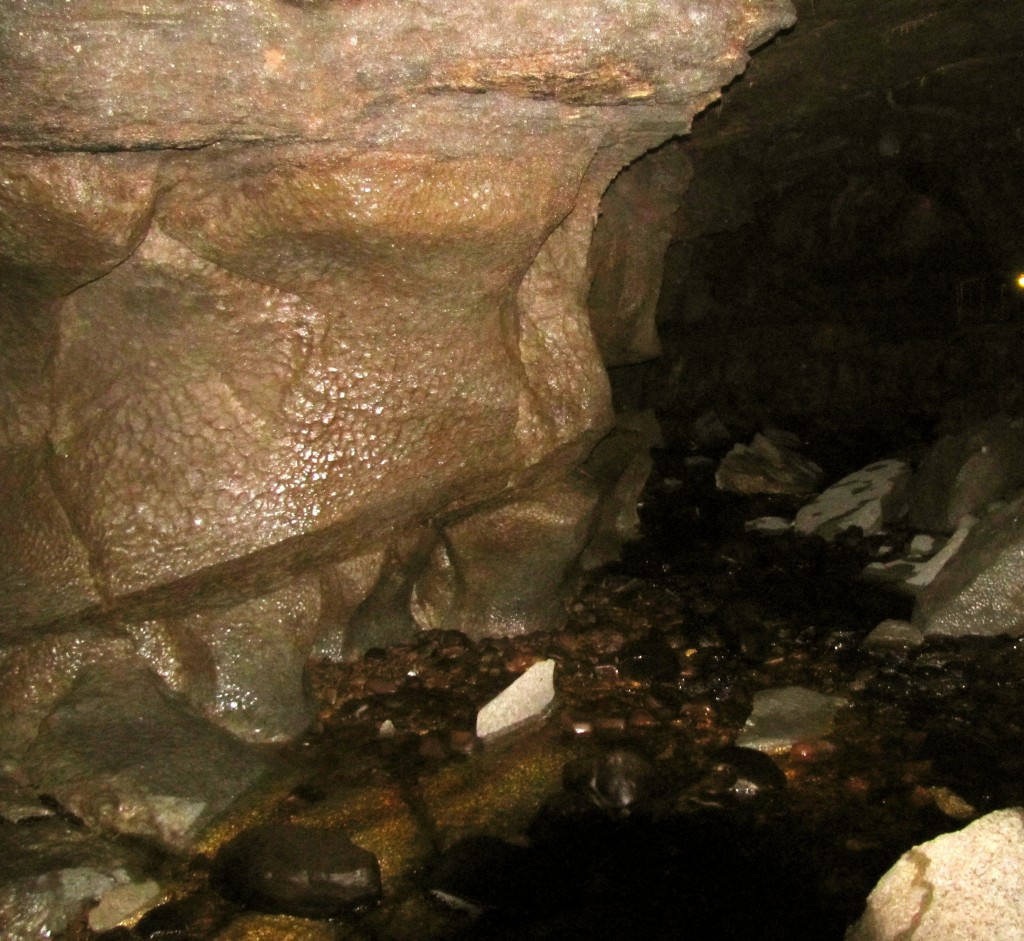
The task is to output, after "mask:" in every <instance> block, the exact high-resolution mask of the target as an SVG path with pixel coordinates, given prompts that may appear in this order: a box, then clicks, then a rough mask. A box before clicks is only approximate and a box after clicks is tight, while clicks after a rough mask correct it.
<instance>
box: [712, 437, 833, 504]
mask: <svg viewBox="0 0 1024 941" xmlns="http://www.w3.org/2000/svg"><path fill="white" fill-rule="evenodd" d="M821 476H822V471H821V468H820V467H818V465H817V464H815V463H814V462H813V461H808V460H807V459H806V458H803V457H801V456H800V455H799V454H797V453H796V452H795V451H792V450H790V449H789V448H788V447H785V446H783V445H780V444H777V443H776V442H775V441H773V440H772V439H771V438H770V437H768V436H767V435H763V434H758V435H755V436H754V440H753V442H752V443H751V444H750V445H749V446H748V445H744V444H737V445H736V446H735V447H733V449H732V450H731V451H730V452H729V453H728V454H727V455H726V456H725V457H724V458H722V463H721V464H719V466H718V470H717V472H716V473H715V485H716V486H717V487H718V489H719V490H729V491H732V492H733V493H793V494H806V493H813V492H814V491H815V490H817V489H818V486H819V485H820V484H821Z"/></svg>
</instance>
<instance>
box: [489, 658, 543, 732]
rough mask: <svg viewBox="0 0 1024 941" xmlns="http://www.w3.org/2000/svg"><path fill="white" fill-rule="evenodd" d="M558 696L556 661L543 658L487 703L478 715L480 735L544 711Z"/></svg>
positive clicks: (509, 728) (511, 726)
mask: <svg viewBox="0 0 1024 941" xmlns="http://www.w3.org/2000/svg"><path fill="white" fill-rule="evenodd" d="M554 699H555V661H554V660H542V661H541V662H540V663H535V664H534V665H533V666H532V667H530V668H529V669H528V670H527V671H526V672H525V673H524V674H523V675H522V676H521V677H519V679H517V680H516V681H515V682H514V683H513V684H512V685H511V686H508V687H506V688H505V689H503V690H502V691H501V692H500V693H498V695H497V696H495V697H494V699H492V700H491V701H490V702H489V703H487V705H486V706H484V707H483V708H482V709H481V710H480V711H479V712H478V713H477V717H476V734H477V737H478V738H481V739H487V738H493V737H494V736H495V735H500V734H502V733H504V732H511V731H512V730H513V729H516V728H518V727H519V726H521V725H523V724H524V723H526V722H529V721H530V720H531V719H537V718H540V717H541V716H543V715H544V713H545V712H546V711H547V709H548V707H550V705H551V703H552V702H554Z"/></svg>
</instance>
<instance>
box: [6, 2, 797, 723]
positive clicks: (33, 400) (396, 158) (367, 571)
mask: <svg viewBox="0 0 1024 941" xmlns="http://www.w3.org/2000/svg"><path fill="white" fill-rule="evenodd" d="M792 21H793V11H792V7H791V6H790V4H789V2H788V0H724V2H714V3H712V2H709V0H686V2H683V3H679V4H673V5H667V6H666V5H664V4H655V3H651V2H648V0H638V2H631V3H622V2H619V0H584V2H583V3H582V5H581V4H580V3H573V4H568V3H565V4H562V5H561V6H559V5H557V4H556V5H554V6H552V5H551V4H549V3H541V2H539V0H527V2H526V3H525V4H524V3H519V4H508V3H502V2H499V0H487V2H485V3H482V4H481V3H478V4H470V5H466V4H459V3H456V2H454V0H428V2H426V3H420V4H412V5H410V4H402V3H393V2H387V0H370V2H366V3H355V4H353V3H332V2H296V0H242V2H227V0H199V2H194V0H153V2H151V3H148V4H146V5H144V6H143V7H140V8H139V9H138V10H137V11H134V12H132V13H131V14H129V13H126V12H125V10H124V7H123V4H120V3H116V2H114V0H82V2H80V3H75V4H73V5H68V4H64V3H59V2H52V0H41V2H36V3H28V4H7V5H5V6H4V8H3V10H2V11H0V72H2V74H3V75H4V81H3V82H2V83H0V141H2V144H0V403H2V404H3V409H2V411H0V416H2V417H0V489H2V490H3V493H4V494H5V497H6V499H5V500H4V501H3V502H2V506H0V540H2V541H3V544H4V549H5V551H4V552H3V553H2V554H0V643H3V644H5V645H7V647H8V650H7V653H6V656H7V657H8V659H9V660H10V659H13V660H16V661H18V662H24V663H30V662H31V663H37V664H38V663H40V662H43V661H45V655H44V654H43V653H40V651H39V650H38V649H37V648H38V647H39V645H40V644H41V643H42V644H43V647H44V648H47V645H48V644H49V641H46V642H42V641H40V640H39V638H40V637H41V636H43V635H44V633H45V636H46V637H49V636H50V635H51V634H53V635H54V636H59V637H61V638H62V640H61V641H60V646H61V649H62V650H63V651H64V655H65V665H66V666H67V667H68V670H69V673H70V674H71V675H77V673H78V672H79V671H80V670H81V669H82V668H83V667H84V666H86V665H88V664H89V663H92V662H94V661H96V660H97V659H102V654H101V652H100V651H102V650H105V649H106V648H107V647H109V646H111V645H114V646H117V645H119V644H121V645H123V642H124V640H125V638H128V640H129V641H130V643H131V644H133V645H134V646H135V647H136V649H137V651H138V653H139V656H140V657H142V658H143V659H145V660H146V661H147V662H149V663H150V666H152V667H153V668H155V669H156V670H157V672H158V673H160V675H161V676H163V677H164V679H165V680H166V681H167V682H168V684H170V685H171V686H172V688H174V689H177V690H178V691H180V692H181V693H182V694H183V695H184V696H185V697H186V698H187V699H188V701H190V702H192V704H193V705H194V706H197V707H198V708H199V709H200V711H202V712H204V713H206V714H207V715H208V716H211V717H213V718H215V719H217V720H218V721H221V722H223V723H224V724H226V725H227V726H228V727H229V728H231V729H233V730H235V731H238V732H240V733H241V734H243V735H244V736H245V737H247V738H252V739H276V738H281V737H286V736H288V735H290V734H294V732H295V730H296V729H297V728H299V727H301V724H302V721H303V715H304V712H303V708H304V707H303V704H302V702H301V693H300V689H301V683H300V673H301V663H302V661H303V658H304V656H305V655H307V654H308V653H309V652H310V651H311V650H313V649H318V650H321V651H326V652H338V651H341V652H342V653H344V651H345V650H346V643H345V638H344V636H343V635H344V632H345V630H347V629H348V625H349V623H350V622H356V623H359V624H360V625H362V626H361V627H360V634H361V636H363V637H366V638H370V639H375V638H379V637H384V638H385V639H390V638H392V637H395V636H401V635H402V632H403V631H408V630H412V629H414V628H415V626H416V623H415V621H414V619H413V617H412V615H411V612H410V609H409V606H410V604H411V601H412V590H413V586H414V584H415V583H416V580H417V578H418V577H419V573H420V572H421V571H422V570H423V568H424V566H425V565H426V564H427V560H430V559H437V558H439V556H438V555H437V554H436V553H435V551H434V548H433V546H434V544H438V543H439V541H443V539H445V538H449V537H450V538H451V540H452V543H451V544H452V546H454V548H455V551H456V554H461V555H460V558H462V559H467V560H474V559H477V558H480V557H481V556H480V552H481V551H482V549H483V548H485V542H486V540H485V539H484V538H483V535H482V534H483V533H484V531H485V530H486V527H487V525H488V522H489V521H493V520H494V519H495V518H496V514H497V517H500V518H501V519H502V520H503V521H505V522H506V523H507V524H508V525H504V523H503V525H504V528H503V529H502V530H501V531H502V532H503V533H507V534H509V538H510V539H511V540H512V541H513V543H514V545H513V546H512V547H511V549H510V550H509V551H510V552H511V553H512V554H513V555H515V553H516V552H519V551H520V549H521V548H522V547H523V546H529V545H531V539H532V544H534V545H537V544H539V543H542V542H549V543H550V548H549V550H548V558H549V561H550V563H551V567H552V571H553V572H554V571H557V572H559V573H561V574H560V575H559V577H558V578H555V579H553V580H552V582H551V585H552V589H553V590H554V589H556V588H557V589H558V590H559V591H560V590H561V589H562V586H563V585H564V584H565V583H566V573H568V572H569V571H570V569H571V567H572V565H573V564H574V561H575V560H576V559H578V558H579V557H580V556H581V555H582V554H583V553H584V552H585V550H586V545H585V542H586V540H585V539H584V538H583V536H584V535H585V534H586V533H588V532H591V531H594V532H596V531H598V530H600V529H601V526H600V525H598V524H597V523H596V522H595V521H599V520H600V519H602V518H603V517H604V515H605V514H603V512H602V510H601V508H600V507H599V506H597V505H596V504H597V503H599V502H600V500H602V499H604V496H606V495H607V496H609V498H612V499H615V498H616V492H617V491H616V488H615V487H614V486H606V485H605V484H603V483H602V484H601V485H600V486H597V487H589V486H588V485H587V484H586V482H585V481H583V482H581V478H579V477H578V476H576V475H577V474H578V473H580V472H579V471H578V470H577V468H578V467H579V465H581V464H582V463H583V462H584V460H585V459H586V457H587V455H588V454H589V452H590V451H591V450H592V449H593V447H594V445H595V443H596V442H597V441H599V440H600V439H601V437H602V436H603V435H605V434H606V433H607V432H608V430H609V429H610V427H611V425H612V413H611V404H610V395H609V389H608V381H607V376H606V374H605V370H604V366H603V363H602V361H601V357H600V355H599V350H598V347H597V345H596V343H595V340H594V337H593V334H592V331H591V327H590V324H589V321H588V309H587V299H588V294H590V293H591V292H590V280H589V279H590V277H591V274H592V272H591V270H590V269H589V268H588V258H589V257H590V255H591V253H590V244H591V239H592V234H593V229H594V220H595V218H596V216H597V215H598V213H599V207H600V201H601V197H602V194H603V193H604V191H605V190H606V188H607V187H608V185H609V183H610V181H611V180H612V179H614V178H615V176H616V175H617V174H618V173H619V171H620V170H621V169H622V168H623V167H624V166H626V165H627V164H629V163H630V162H632V161H634V160H635V159H636V158H638V157H639V156H640V155H642V154H644V153H645V152H647V151H650V150H651V149H652V148H655V147H657V146H659V145H660V144H662V143H663V142H664V141H666V140H667V139H669V138H670V137H673V136H676V135H679V134H680V133H684V132H685V131H687V129H688V128H689V124H690V121H691V120H692V118H693V116H694V115H695V114H696V113H697V112H698V111H699V110H700V109H702V108H703V107H705V106H706V105H707V104H708V103H709V102H711V101H712V100H714V99H715V98H716V97H717V96H718V95H719V94H720V89H721V87H722V86H723V85H725V84H726V83H728V82H729V81H731V80H732V78H733V77H734V76H735V75H736V74H738V73H739V72H740V71H741V70H742V69H743V68H744V66H745V64H746V61H747V58H748V50H750V49H751V48H753V47H755V46H757V45H759V44H760V43H762V42H764V41H765V40H767V39H768V38H769V37H770V36H771V35H772V34H773V33H774V32H775V31H777V30H778V29H780V28H782V27H785V26H788V25H790V24H791V23H792ZM631 172H632V171H631ZM644 172H646V171H641V170H638V171H637V173H636V175H635V179H636V180H638V181H641V182H642V178H643V177H644ZM659 172H661V171H659ZM624 179H628V177H627V178H624ZM626 186H627V184H626V182H623V183H622V184H621V186H620V189H622V188H625V187H626ZM641 189H643V187H642V186H641ZM648 189H649V187H648ZM671 208H674V203H673V206H672V207H671ZM648 209H649V210H651V211H654V210H655V209H656V210H657V214H658V217H659V218H667V213H669V212H670V209H669V208H666V207H662V206H657V207H653V209H652V207H650V206H648ZM645 211H646V210H645ZM614 215H615V213H610V214H609V218H611V217H612V216H614ZM619 215H620V216H621V213H619ZM612 241H613V242H614V240H612ZM606 247H607V246H606ZM613 247H614V246H613ZM602 251H603V254H602V255H601V257H602V258H603V259H604V260H603V261H601V263H600V264H599V265H598V266H597V267H599V268H600V270H601V271H606V272H614V271H626V270H627V269H629V266H628V265H626V267H623V266H622V265H620V264H619V263H618V262H617V261H616V259H615V258H614V257H613V256H614V254H615V252H614V251H613V250H609V251H605V250H602ZM595 257H596V256H595ZM657 268H658V265H657V264H656V262H655V260H654V259H651V258H646V257H645V260H643V262H642V264H641V265H640V268H639V269H637V270H640V271H641V273H642V272H643V271H646V272H648V273H649V276H650V277H655V276H656V274H657ZM629 270H632V269H629ZM598 293H599V294H601V295H602V296H610V294H609V291H607V290H604V289H602V290H601V291H599V292H598ZM627 294H628V297H627ZM627 294H622V295H621V298H620V300H621V301H622V303H620V304H616V305H612V307H611V308H609V307H608V306H607V305H604V306H603V308H602V309H605V310H606V311H607V310H609V309H612V308H614V310H620V311H622V312H623V316H626V317H632V316H633V313H631V311H636V312H641V313H643V316H644V317H646V316H647V314H648V313H649V311H650V308H651V304H650V299H651V298H652V297H653V293H652V288H651V285H639V286H634V287H632V288H630V291H629V292H627ZM634 300H635V303H634ZM612 316H613V317H614V311H613V314H612ZM638 316H639V314H638ZM605 322H606V323H607V317H606V318H605ZM609 329H611V328H610V327H609ZM612 332H614V331H612ZM627 345H628V344H627ZM624 466H627V465H624ZM630 486H632V484H631V485H630ZM545 488H548V489H546V490H545ZM559 488H562V489H561V490H560V489H559ZM565 488H569V490H571V491H573V492H574V493H575V494H576V495H575V496H573V495H571V494H570V495H565V496H558V497H557V498H552V499H555V503H556V504H557V507H558V508H557V510H556V511H555V512H554V513H551V512H547V511H543V512H541V511H540V510H538V509H536V507H538V506H540V505H546V504H544V501H545V500H548V499H549V497H548V496H544V497H541V498H540V504H538V503H537V499H538V498H537V496H536V494H537V493H538V492H540V491H543V492H544V493H546V494H548V495H550V494H564V493H567V491H565ZM574 488H575V490H574ZM517 501H524V502H523V503H522V504H521V505H520V506H519V508H518V509H516V505H517ZM498 506H500V507H502V508H504V509H496V507H498ZM477 512H479V513H481V514H484V515H483V516H482V517H481V520H480V522H478V523H473V522H472V519H473V516H474V513H477ZM531 526H534V527H535V529H536V532H535V534H534V535H533V536H530V535H528V534H527V533H526V530H527V529H529V528H530V527H531ZM410 533H413V534H419V535H414V536H413V537H410V535H409V534H410ZM423 533H426V535H425V536H423V538H422V540H420V535H422V534H423ZM506 554H507V553H506ZM556 555H557V559H556V558H555V556H556ZM352 560H362V561H360V562H359V564H357V565H355V567H354V568H353V567H352V566H350V565H349V562H351V561H352ZM366 560H370V561H369V563H368V564H365V563H366ZM469 564H475V563H473V562H471V563H469ZM480 564H481V566H483V568H481V569H480V570H479V571H477V572H475V573H474V572H470V573H469V575H468V576H467V581H466V585H467V586H470V594H473V593H474V592H475V593H476V594H475V595H474V600H473V603H472V604H471V605H470V606H469V608H465V606H463V608H460V607H459V606H460V605H461V604H462V601H457V602H451V603H449V604H447V607H446V608H445V613H444V615H443V618H442V620H445V621H446V622H448V621H452V620H453V619H454V620H458V619H459V618H460V617H461V616H462V615H459V614H458V613H457V611H459V610H463V611H466V610H473V611H487V610H496V609H498V608H500V607H501V606H502V604H504V602H503V601H502V600H501V599H499V600H498V601H497V602H495V603H494V604H490V606H488V602H487V601H486V599H484V598H483V597H482V595H483V594H486V593H487V592H488V591H492V590H493V591H504V590H505V589H504V588H502V586H501V585H500V580H496V579H494V578H492V577H491V575H490V574H489V573H488V571H487V570H486V565H487V564H488V563H485V562H481V563H480ZM529 567H530V566H529V565H526V568H525V569H524V571H527V570H529ZM478 596H479V597H478ZM534 610H537V611H541V612H544V613H543V615H542V616H543V618H547V617H548V615H547V613H546V611H547V609H546V608H545V607H544V606H543V605H537V606H535V608H534ZM538 617H541V615H538ZM545 623H546V622H545ZM85 625H87V627H86V626H85ZM382 625H383V626H382ZM530 626H532V625H531V624H530V623H523V622H518V628H520V629H521V628H524V627H530ZM358 646H359V645H358V644H356V645H354V646H353V645H348V647H349V648H351V649H357V648H358ZM130 661H131V656H130V651H128V652H126V651H123V650H120V648H119V652H118V659H117V662H118V663H129V662H130ZM279 664H280V665H281V670H280V671H276V667H277V665H279ZM133 669H134V668H133ZM29 673H31V671H29ZM26 675H28V674H25V673H24V672H22V673H19V674H18V676H19V677H21V678H22V679H24V677H25V676H26ZM31 675H32V676H35V677H36V679H34V680H31V681H29V680H25V681H24V682H22V681H21V680H19V682H18V683H15V684H14V686H15V690H14V691H13V692H12V690H11V684H6V685H5V686H3V687H0V712H3V713H4V714H6V715H16V714H17V713H18V706H19V702H20V700H19V698H18V697H19V696H21V697H22V699H23V700H24V701H26V702H30V703H37V704H38V703H40V702H43V701H47V702H48V701H50V699H52V695H51V694H52V693H55V692H56V691H55V690H51V689H50V688H49V687H48V685H47V683H48V681H47V680H46V678H45V676H44V675H43V674H38V673H37V674H31ZM55 682H56V681H55ZM40 687H41V688H40ZM286 687H287V688H291V690H292V691H291V692H289V691H288V689H287V688H286ZM19 691H20V692H19ZM240 703H242V704H244V705H243V706H239V704H240ZM33 715H34V713H33ZM23 731H24V729H21V730H20V731H19V735H20V734H21V733H22V732H23Z"/></svg>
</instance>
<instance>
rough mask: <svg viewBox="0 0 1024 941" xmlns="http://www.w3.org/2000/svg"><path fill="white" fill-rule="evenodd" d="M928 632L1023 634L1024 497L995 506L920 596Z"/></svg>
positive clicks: (917, 617)
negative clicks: (1001, 505)
mask: <svg viewBox="0 0 1024 941" xmlns="http://www.w3.org/2000/svg"><path fill="white" fill-rule="evenodd" d="M914 626H915V627H917V628H918V629H920V630H921V631H922V632H923V633H924V634H926V635H929V634H942V635H952V636H960V635H971V634H1009V635H1011V636H1016V635H1019V634H1024V497H1018V498H1017V499H1016V500H1013V501H1012V502H1010V503H1008V504H1006V505H1005V506H1003V507H1000V508H999V509H997V510H993V511H992V512H991V513H989V514H988V515H987V516H986V517H985V518H984V519H983V520H981V521H980V522H979V523H977V524H976V525H975V526H974V527H973V528H971V530H970V532H969V533H968V534H967V536H966V538H964V540H963V543H962V544H961V545H960V548H959V549H958V550H957V551H956V554H955V555H954V556H953V557H952V558H951V559H950V560H949V561H948V562H947V563H946V564H945V565H944V566H943V568H942V570H941V571H940V572H939V573H938V574H937V575H936V576H935V578H934V579H933V580H932V582H931V583H930V584H929V585H927V586H926V587H925V588H924V590H923V591H922V592H921V594H920V595H918V599H917V605H916V607H915V608H914Z"/></svg>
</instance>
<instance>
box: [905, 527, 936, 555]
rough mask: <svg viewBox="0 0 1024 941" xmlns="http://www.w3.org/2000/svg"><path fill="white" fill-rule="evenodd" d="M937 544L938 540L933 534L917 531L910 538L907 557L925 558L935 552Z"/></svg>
mask: <svg viewBox="0 0 1024 941" xmlns="http://www.w3.org/2000/svg"><path fill="white" fill-rule="evenodd" d="M938 545H939V540H938V539H937V538H936V537H935V536H930V535H928V533H918V534H917V535H916V536H915V537H914V538H913V539H911V540H910V546H909V548H908V550H907V558H910V559H927V558H929V557H931V556H932V555H933V554H934V553H935V550H936V549H937V548H938Z"/></svg>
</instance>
